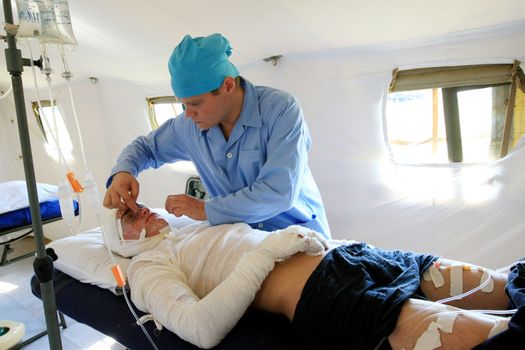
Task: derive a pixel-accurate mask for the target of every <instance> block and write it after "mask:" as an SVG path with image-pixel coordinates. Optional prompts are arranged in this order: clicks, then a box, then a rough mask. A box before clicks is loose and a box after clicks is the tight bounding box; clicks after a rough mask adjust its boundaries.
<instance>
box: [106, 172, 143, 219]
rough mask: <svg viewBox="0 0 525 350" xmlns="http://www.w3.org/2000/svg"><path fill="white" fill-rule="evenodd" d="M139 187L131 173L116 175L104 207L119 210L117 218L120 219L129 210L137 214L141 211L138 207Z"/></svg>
mask: <svg viewBox="0 0 525 350" xmlns="http://www.w3.org/2000/svg"><path fill="white" fill-rule="evenodd" d="M139 186H140V185H139V182H138V181H137V179H135V177H133V175H131V174H130V173H127V172H120V173H116V174H115V175H113V180H112V182H111V186H109V188H108V190H107V191H106V194H105V196H104V202H103V204H104V206H105V207H106V208H109V209H114V208H116V209H118V211H117V217H119V218H120V217H121V216H122V214H123V213H124V211H125V210H126V209H127V208H129V209H131V210H132V211H133V212H134V213H136V212H137V210H139V207H138V206H137V198H138V196H139Z"/></svg>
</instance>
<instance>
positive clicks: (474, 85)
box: [385, 60, 525, 164]
mask: <svg viewBox="0 0 525 350" xmlns="http://www.w3.org/2000/svg"><path fill="white" fill-rule="evenodd" d="M520 63H521V62H520V61H517V60H514V61H513V63H511V64H508V63H507V64H485V65H468V66H450V67H431V68H416V69H407V70H400V69H399V68H396V69H394V70H393V72H392V81H391V83H390V85H389V88H388V93H393V92H402V91H417V90H425V89H432V91H433V106H432V108H433V113H434V116H433V124H434V125H433V137H435V135H436V134H435V130H436V129H437V126H436V115H437V112H436V111H437V108H438V107H437V106H436V105H437V102H436V101H437V98H436V97H435V95H436V92H437V89H438V88H441V90H442V96H443V111H444V119H445V128H446V132H445V133H446V143H447V152H448V159H449V163H448V164H450V163H461V162H463V150H462V140H461V130H460V126H459V105H458V98H457V93H458V92H461V91H467V90H475V89H480V88H486V87H497V86H501V85H510V88H509V96H508V103H507V107H506V108H507V109H506V115H505V121H504V128H503V139H502V143H501V151H500V158H503V157H504V156H505V155H507V154H508V152H509V151H510V146H511V145H510V139H511V131H512V129H513V122H514V110H515V109H516V92H517V89H518V88H519V89H520V90H521V91H522V92H523V93H525V75H524V73H523V70H522V69H521V67H520ZM386 117H387V116H386V114H385V122H386V123H388V122H387V121H386ZM385 130H386V129H385ZM449 136H450V137H449ZM386 139H387V141H388V142H389V144H390V139H389V137H388V135H387V138H386ZM432 164H434V163H432Z"/></svg>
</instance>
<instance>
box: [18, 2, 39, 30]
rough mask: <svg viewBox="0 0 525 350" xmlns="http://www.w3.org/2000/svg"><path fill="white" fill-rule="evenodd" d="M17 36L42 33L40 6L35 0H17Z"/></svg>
mask: <svg viewBox="0 0 525 350" xmlns="http://www.w3.org/2000/svg"><path fill="white" fill-rule="evenodd" d="M16 7H17V10H18V11H17V12H18V31H17V33H16V36H17V37H18V38H34V37H38V36H39V35H41V34H42V22H41V16H40V8H39V6H38V2H37V1H28V0H17V1H16Z"/></svg>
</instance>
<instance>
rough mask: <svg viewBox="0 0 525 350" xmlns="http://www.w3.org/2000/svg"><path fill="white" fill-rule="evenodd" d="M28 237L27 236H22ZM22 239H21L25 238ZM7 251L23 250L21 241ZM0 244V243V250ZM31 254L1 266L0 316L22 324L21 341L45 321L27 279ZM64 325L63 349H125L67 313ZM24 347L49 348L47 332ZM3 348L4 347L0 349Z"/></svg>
mask: <svg viewBox="0 0 525 350" xmlns="http://www.w3.org/2000/svg"><path fill="white" fill-rule="evenodd" d="M25 240H27V239H25ZM25 240H24V241H25ZM17 244H18V245H22V246H21V247H19V248H17V246H16V245H15V251H14V252H13V253H11V254H9V255H8V257H9V258H12V257H15V256H16V255H17V249H18V251H20V252H23V251H24V248H25V249H27V248H26V247H24V246H23V244H26V245H28V244H32V242H31V240H30V241H29V242H25V243H23V242H20V243H17ZM2 251H3V247H0V253H1V252H2ZM32 264H33V258H32V257H29V258H26V259H23V260H19V261H16V262H13V263H10V264H8V265H6V266H0V320H13V321H18V322H22V323H24V325H25V335H24V337H23V338H22V341H24V340H26V339H29V338H31V337H32V336H34V335H35V334H38V333H40V332H41V331H43V330H45V328H46V322H45V316H44V309H43V304H42V301H41V300H40V299H38V298H37V297H35V296H34V295H33V294H32V293H31V287H30V279H31V276H32V275H33V265H32ZM66 323H67V328H66V329H61V331H60V334H61V343H62V348H63V349H64V350H80V349H88V350H122V349H125V348H124V347H123V346H121V345H120V344H118V343H116V342H115V341H114V340H113V339H111V338H109V337H106V336H105V335H103V334H101V333H99V332H98V331H96V330H94V329H93V328H90V327H88V326H86V325H84V324H80V323H78V322H76V321H74V320H73V319H71V318H69V317H67V316H66ZM23 349H24V350H42V349H49V340H48V337H47V335H46V336H44V337H42V338H40V339H38V340H36V341H35V342H33V343H31V344H28V345H26V346H24V347H23ZM2 350H3V349H2Z"/></svg>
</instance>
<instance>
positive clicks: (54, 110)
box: [31, 100, 73, 161]
mask: <svg viewBox="0 0 525 350" xmlns="http://www.w3.org/2000/svg"><path fill="white" fill-rule="evenodd" d="M31 106H32V109H33V114H34V115H35V118H36V121H37V124H38V126H39V128H40V131H41V132H42V135H43V137H44V143H45V148H46V152H47V153H48V154H49V155H50V156H51V157H53V159H55V160H57V161H58V159H59V155H58V145H60V149H61V150H62V154H63V155H64V158H66V160H71V159H72V158H73V156H72V151H73V144H72V142H71V137H70V136H69V132H68V131H67V127H66V124H65V122H64V117H63V116H62V112H61V111H60V108H59V107H58V106H57V105H56V103H53V104H51V101H49V100H42V101H40V106H41V108H40V106H39V105H38V102H36V101H35V102H32V103H31Z"/></svg>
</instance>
